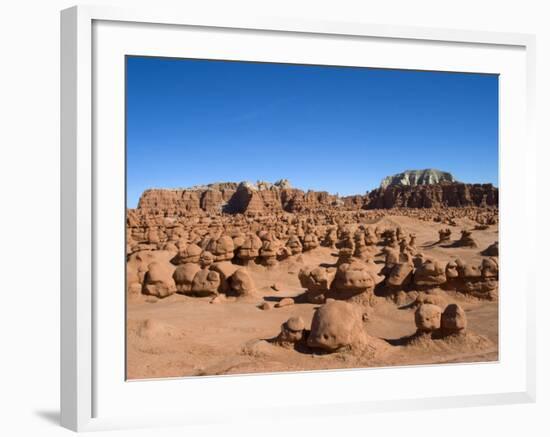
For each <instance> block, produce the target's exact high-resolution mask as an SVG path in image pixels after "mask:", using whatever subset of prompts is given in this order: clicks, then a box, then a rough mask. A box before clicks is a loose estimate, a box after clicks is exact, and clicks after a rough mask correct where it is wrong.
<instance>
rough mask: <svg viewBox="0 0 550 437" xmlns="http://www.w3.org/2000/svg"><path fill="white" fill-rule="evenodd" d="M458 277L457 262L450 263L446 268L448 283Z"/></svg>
mask: <svg viewBox="0 0 550 437" xmlns="http://www.w3.org/2000/svg"><path fill="white" fill-rule="evenodd" d="M458 276H459V273H458V265H457V263H456V261H449V262H448V263H447V266H446V267H445V277H446V278H447V281H450V280H453V279H456V278H458Z"/></svg>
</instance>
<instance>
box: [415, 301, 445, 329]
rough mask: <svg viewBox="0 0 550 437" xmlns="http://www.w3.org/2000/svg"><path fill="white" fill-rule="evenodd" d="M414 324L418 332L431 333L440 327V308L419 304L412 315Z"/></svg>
mask: <svg viewBox="0 0 550 437" xmlns="http://www.w3.org/2000/svg"><path fill="white" fill-rule="evenodd" d="M414 322H415V324H416V328H417V329H418V331H419V332H431V331H435V330H437V329H439V327H440V326H441V308H440V307H438V306H437V305H433V304H429V303H424V304H421V305H420V306H419V307H418V308H417V309H416V312H415V313H414Z"/></svg>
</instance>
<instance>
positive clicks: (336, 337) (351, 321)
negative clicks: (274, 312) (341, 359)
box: [307, 301, 367, 352]
mask: <svg viewBox="0 0 550 437" xmlns="http://www.w3.org/2000/svg"><path fill="white" fill-rule="evenodd" d="M366 341H367V336H366V333H365V330H364V326H363V319H362V314H361V312H360V311H359V309H358V308H357V307H356V306H354V305H353V304H350V303H347V302H342V301H331V302H328V303H326V304H324V305H323V306H321V307H320V308H318V309H317V310H316V311H315V314H314V315H313V320H312V322H311V332H310V334H309V336H308V339H307V344H308V346H309V347H311V348H320V349H324V350H326V351H329V352H334V351H337V350H339V349H343V348H346V349H347V348H351V349H353V348H360V347H361V346H363V345H364V344H365V343H366Z"/></svg>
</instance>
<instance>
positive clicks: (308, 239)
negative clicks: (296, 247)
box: [303, 232, 319, 252]
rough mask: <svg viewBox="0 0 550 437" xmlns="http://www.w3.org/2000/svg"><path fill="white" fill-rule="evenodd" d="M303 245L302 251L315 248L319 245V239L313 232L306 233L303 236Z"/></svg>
mask: <svg viewBox="0 0 550 437" xmlns="http://www.w3.org/2000/svg"><path fill="white" fill-rule="evenodd" d="M303 247H304V252H305V251H308V250H313V249H317V247H319V239H318V238H317V236H316V235H315V234H314V233H313V232H310V233H307V234H306V235H305V236H304V244H303Z"/></svg>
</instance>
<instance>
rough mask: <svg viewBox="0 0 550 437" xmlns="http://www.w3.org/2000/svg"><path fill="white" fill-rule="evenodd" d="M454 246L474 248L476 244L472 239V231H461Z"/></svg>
mask: <svg viewBox="0 0 550 437" xmlns="http://www.w3.org/2000/svg"><path fill="white" fill-rule="evenodd" d="M456 246H458V247H471V248H476V247H477V243H476V241H475V240H474V238H473V237H472V231H468V230H466V229H464V230H463V231H462V234H461V236H460V240H458V241H457V242H456Z"/></svg>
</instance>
